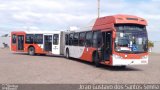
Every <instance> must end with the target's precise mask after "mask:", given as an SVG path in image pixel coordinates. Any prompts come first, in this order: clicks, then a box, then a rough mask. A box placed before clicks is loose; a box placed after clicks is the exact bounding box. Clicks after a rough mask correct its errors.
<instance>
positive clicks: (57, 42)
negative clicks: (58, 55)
mask: <svg viewBox="0 0 160 90" xmlns="http://www.w3.org/2000/svg"><path fill="white" fill-rule="evenodd" d="M55 35H58V37H56V39H55ZM59 37H60V36H59V34H53V45H59ZM54 40H56V43H55V42H54Z"/></svg>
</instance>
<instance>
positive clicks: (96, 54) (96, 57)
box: [93, 53, 101, 67]
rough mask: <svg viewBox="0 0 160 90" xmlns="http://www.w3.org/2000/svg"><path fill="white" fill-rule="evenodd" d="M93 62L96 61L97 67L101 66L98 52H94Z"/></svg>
mask: <svg viewBox="0 0 160 90" xmlns="http://www.w3.org/2000/svg"><path fill="white" fill-rule="evenodd" d="M93 62H94V65H95V66H96V67H100V66H101V64H100V59H99V55H98V53H94V54H93Z"/></svg>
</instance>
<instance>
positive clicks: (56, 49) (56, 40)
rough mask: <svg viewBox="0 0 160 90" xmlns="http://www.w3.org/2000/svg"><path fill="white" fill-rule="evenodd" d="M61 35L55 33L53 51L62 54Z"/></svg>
mask: <svg viewBox="0 0 160 90" xmlns="http://www.w3.org/2000/svg"><path fill="white" fill-rule="evenodd" d="M59 40H60V35H59V34H53V48H52V53H53V54H60V42H59Z"/></svg>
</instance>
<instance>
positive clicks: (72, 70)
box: [0, 49, 160, 84]
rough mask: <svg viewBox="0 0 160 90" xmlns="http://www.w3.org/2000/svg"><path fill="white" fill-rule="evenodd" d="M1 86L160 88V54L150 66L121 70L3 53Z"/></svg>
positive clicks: (150, 62) (0, 55) (1, 57)
mask: <svg viewBox="0 0 160 90" xmlns="http://www.w3.org/2000/svg"><path fill="white" fill-rule="evenodd" d="M0 83H9V84H140V83H145V84H159V83H160V54H151V55H150V59H149V64H148V65H142V66H128V67H127V68H126V69H119V68H114V67H109V66H102V67H101V68H96V67H95V66H94V65H93V64H92V63H88V62H84V61H80V60H77V59H71V60H68V59H65V58H63V57H60V56H28V55H27V54H22V53H12V52H10V51H9V50H8V49H0Z"/></svg>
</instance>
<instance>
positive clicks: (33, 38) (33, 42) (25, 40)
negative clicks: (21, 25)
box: [25, 34, 34, 44]
mask: <svg viewBox="0 0 160 90" xmlns="http://www.w3.org/2000/svg"><path fill="white" fill-rule="evenodd" d="M27 35H32V39H33V41H32V42H31V41H30V42H27ZM25 44H34V34H26V36H25Z"/></svg>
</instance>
